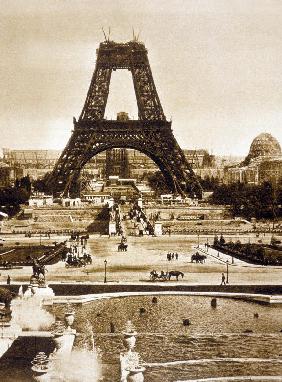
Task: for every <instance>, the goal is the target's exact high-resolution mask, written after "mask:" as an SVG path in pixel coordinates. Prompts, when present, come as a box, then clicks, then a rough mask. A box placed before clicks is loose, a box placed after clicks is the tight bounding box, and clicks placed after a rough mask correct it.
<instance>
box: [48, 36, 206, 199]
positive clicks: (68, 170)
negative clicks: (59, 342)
mask: <svg viewBox="0 0 282 382" xmlns="http://www.w3.org/2000/svg"><path fill="white" fill-rule="evenodd" d="M147 53H148V52H147V49H146V48H145V45H144V44H143V43H141V42H138V41H130V42H127V43H116V42H113V41H105V42H102V43H101V44H100V46H99V49H98V50H97V61H96V67H95V70H94V73H93V77H92V80H91V83H90V87H89V90H88V93H87V97H86V101H85V104H84V106H83V109H82V112H81V115H80V117H79V119H78V121H77V120H76V119H75V118H74V119H73V123H74V130H73V132H72V135H71V138H70V139H69V142H68V143H67V146H66V147H65V149H64V151H63V152H62V154H61V156H60V158H59V160H58V162H57V163H56V165H55V167H54V170H53V172H52V174H51V175H50V177H49V179H48V184H49V186H50V187H51V188H52V189H53V191H54V192H61V193H63V194H66V193H68V192H74V190H75V189H76V187H75V185H76V183H77V180H78V177H79V174H80V171H81V169H82V168H83V166H84V165H85V164H86V163H87V162H88V161H89V160H90V159H91V158H92V157H93V156H94V155H97V154H98V153H100V152H102V151H105V150H109V149H112V148H131V149H136V150H139V151H140V152H142V153H144V154H146V155H147V156H148V157H150V158H151V159H152V160H153V161H154V162H155V163H156V164H157V166H158V167H159V169H160V170H161V172H162V174H163V175H164V178H165V179H166V182H167V184H168V186H169V189H170V190H171V191H172V192H174V193H179V194H182V195H187V194H188V195H193V196H194V195H197V196H198V197H200V196H201V186H200V185H199V182H198V180H197V177H196V176H195V174H194V172H193V170H192V167H191V165H190V164H189V163H188V161H187V160H186V158H185V156H184V153H183V151H182V150H181V148H180V147H179V145H178V143H177V141H176V139H175V138H174V135H173V132H172V129H171V122H170V121H167V120H166V117H165V115H164V112H163V108H162V105H161V102H160V99H159V97H158V93H157V90H156V87H155V84H154V80H153V76H152V72H151V68H150V64H149V60H148V54H147ZM117 69H128V70H130V71H131V73H132V79H133V84H134V90H135V94H136V100H137V106H138V120H122V121H120V120H106V119H104V114H105V109H106V104H107V99H108V94H109V86H110V80H111V73H112V71H113V70H117Z"/></svg>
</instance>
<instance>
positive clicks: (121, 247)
mask: <svg viewBox="0 0 282 382" xmlns="http://www.w3.org/2000/svg"><path fill="white" fill-rule="evenodd" d="M127 247H128V245H127V244H124V243H123V242H122V243H119V245H118V252H127Z"/></svg>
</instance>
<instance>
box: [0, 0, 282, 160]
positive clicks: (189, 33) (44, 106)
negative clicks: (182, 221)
mask: <svg viewBox="0 0 282 382" xmlns="http://www.w3.org/2000/svg"><path fill="white" fill-rule="evenodd" d="M102 26H104V28H105V29H106V28H108V26H111V31H112V32H111V38H112V39H113V40H115V41H124V42H125V41H128V40H130V39H131V38H132V27H134V28H135V30H136V31H139V30H140V31H141V33H140V39H141V40H142V41H144V42H145V44H146V47H147V48H148V50H149V60H150V63H151V68H152V71H153V76H154V80H155V83H156V87H157V90H158V93H159V96H160V99H161V102H162V105H163V108H164V112H165V115H166V117H167V119H170V118H172V121H173V124H172V127H173V131H174V133H175V136H176V138H177V139H178V142H179V143H180V145H181V147H182V148H207V149H209V150H212V152H213V153H215V154H233V155H236V154H237V155H245V154H246V153H247V151H248V149H249V145H250V143H251V141H252V139H253V138H254V137H255V136H256V135H258V134H259V133H261V132H269V133H271V134H273V135H274V136H275V137H276V138H277V139H278V140H279V141H280V144H281V143H282V1H281V0H182V1H181V0H175V1H174V0H167V1H165V0H160V1H159V0H149V1H148V0H147V1H145V0H92V1H91V0H34V1H33V0H0V32H1V38H0V49H1V50H0V51H1V56H0V65H1V70H0V80H1V82H0V83H1V92H0V129H1V135H0V137H1V138H0V139H1V140H0V142H1V143H0V147H11V148H26V149H28V148H50V149H51V148H52V149H62V148H63V147H64V146H65V144H66V142H67V140H68V138H69V136H70V133H71V130H72V117H73V116H76V117H78V116H79V114H80V112H81V109H82V106H83V103H84V101H85V97H86V93H87V90H88V86H89V84H90V79H91V76H92V72H93V70H94V67H95V51H96V48H97V47H98V45H99V42H101V41H102V40H103V34H102V32H101V27H102ZM121 110H122V111H127V112H128V113H129V115H130V116H135V117H136V116H137V106H136V100H135V96H134V92H133V85H132V80H131V75H130V72H128V71H117V72H115V73H114V75H113V77H112V85H111V88H110V96H109V101H108V106H107V110H106V116H107V117H108V118H110V117H115V115H116V113H117V112H118V111H121Z"/></svg>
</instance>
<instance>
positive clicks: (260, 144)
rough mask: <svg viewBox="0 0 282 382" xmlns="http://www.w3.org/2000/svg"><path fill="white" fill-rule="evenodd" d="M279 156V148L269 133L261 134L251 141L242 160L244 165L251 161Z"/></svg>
mask: <svg viewBox="0 0 282 382" xmlns="http://www.w3.org/2000/svg"><path fill="white" fill-rule="evenodd" d="M281 155H282V152H281V146H280V144H279V142H278V141H277V139H276V138H274V137H273V136H272V135H271V134H269V133H261V134H259V135H258V136H257V137H256V138H255V139H254V140H253V142H252V144H251V146H250V151H249V154H248V156H247V157H246V159H245V160H244V164H249V163H250V161H251V160H253V159H256V158H259V159H262V158H265V157H272V158H273V157H276V156H281Z"/></svg>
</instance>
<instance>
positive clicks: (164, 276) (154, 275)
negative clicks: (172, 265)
mask: <svg viewBox="0 0 282 382" xmlns="http://www.w3.org/2000/svg"><path fill="white" fill-rule="evenodd" d="M179 276H181V277H182V278H183V277H184V273H183V272H180V271H169V272H166V273H164V271H161V273H160V274H158V272H157V271H155V270H152V271H151V272H150V280H151V281H170V279H171V277H176V281H178V277H179Z"/></svg>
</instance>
